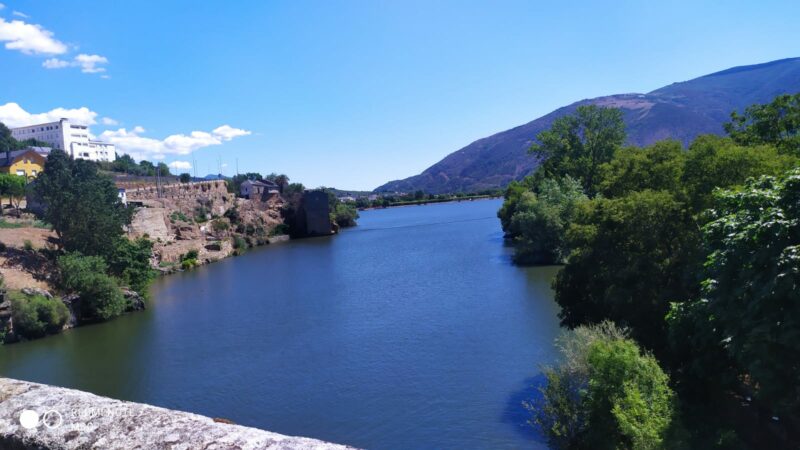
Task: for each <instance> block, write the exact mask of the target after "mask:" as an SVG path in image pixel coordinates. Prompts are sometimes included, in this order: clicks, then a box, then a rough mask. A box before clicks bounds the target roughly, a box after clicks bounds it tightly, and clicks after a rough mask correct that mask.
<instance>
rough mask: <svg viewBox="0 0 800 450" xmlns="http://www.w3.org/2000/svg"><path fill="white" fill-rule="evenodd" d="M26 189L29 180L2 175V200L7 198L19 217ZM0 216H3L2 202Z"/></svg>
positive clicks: (0, 186)
mask: <svg viewBox="0 0 800 450" xmlns="http://www.w3.org/2000/svg"><path fill="white" fill-rule="evenodd" d="M26 187H27V180H26V179H25V177H24V176H20V175H16V174H11V173H0V199H1V198H5V197H7V198H8V199H9V201H10V202H11V204H13V205H14V207H15V208H16V210H17V215H19V207H20V202H21V201H22V199H24V198H25V190H26ZM0 214H2V202H0Z"/></svg>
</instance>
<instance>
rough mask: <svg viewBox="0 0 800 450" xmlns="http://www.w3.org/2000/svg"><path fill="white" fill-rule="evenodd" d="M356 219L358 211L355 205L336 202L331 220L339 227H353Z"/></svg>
mask: <svg viewBox="0 0 800 450" xmlns="http://www.w3.org/2000/svg"><path fill="white" fill-rule="evenodd" d="M356 219H358V210H357V209H356V207H355V205H353V204H348V203H342V202H337V203H336V207H335V209H334V210H333V211H332V212H331V220H332V221H334V222H336V224H337V225H338V226H340V227H343V228H344V227H354V226H356Z"/></svg>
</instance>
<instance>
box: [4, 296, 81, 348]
mask: <svg viewBox="0 0 800 450" xmlns="http://www.w3.org/2000/svg"><path fill="white" fill-rule="evenodd" d="M11 305H12V306H11V307H12V310H13V316H12V317H13V320H14V329H15V331H16V332H17V333H18V334H19V335H20V336H23V337H25V338H29V339H31V338H37V337H42V336H44V335H45V334H48V333H57V332H59V331H61V328H62V327H63V326H64V324H65V323H67V320H68V319H69V310H68V309H67V307H66V305H64V303H63V302H61V300H59V299H49V298H46V297H44V296H42V295H32V296H26V295H24V294H19V293H15V294H12V295H11Z"/></svg>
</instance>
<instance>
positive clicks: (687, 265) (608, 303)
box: [554, 191, 700, 351]
mask: <svg viewBox="0 0 800 450" xmlns="http://www.w3.org/2000/svg"><path fill="white" fill-rule="evenodd" d="M699 239H700V236H699V230H698V229H697V226H696V225H695V223H694V219H693V217H692V215H691V213H690V211H688V210H687V208H686V207H685V206H684V205H683V204H682V203H680V202H678V201H677V200H675V198H674V197H673V196H672V195H671V194H670V193H668V192H663V191H641V192H634V193H632V194H629V195H627V196H625V197H621V198H615V199H605V198H596V199H594V200H592V201H590V202H585V203H582V204H581V207H580V209H579V211H578V213H577V215H576V218H575V221H574V223H573V225H572V226H571V227H570V228H569V231H568V232H567V239H566V246H567V247H568V248H570V249H572V252H571V254H570V256H569V258H568V259H567V264H566V266H564V267H563V268H562V269H561V271H560V272H559V273H558V275H557V276H556V280H555V282H554V288H555V292H556V301H557V302H558V304H559V305H560V306H561V312H560V313H559V317H560V318H561V323H562V325H565V326H568V327H576V326H579V325H584V324H591V323H599V322H601V321H603V320H606V319H608V320H611V321H613V322H615V323H616V324H617V325H619V326H622V327H627V328H630V330H631V332H632V334H633V337H635V338H636V339H637V340H638V341H639V342H641V343H642V344H643V345H644V346H645V347H647V348H648V349H651V350H654V351H658V350H661V349H663V348H664V347H665V345H666V324H665V322H664V316H665V315H666V314H667V312H668V311H669V308H670V306H669V305H670V302H671V301H676V300H681V299H686V298H690V297H691V296H692V295H693V294H694V292H695V289H696V287H695V285H694V283H693V280H694V278H693V277H694V275H693V274H694V272H695V271H696V269H699V267H697V266H698V264H699V262H700V261H699V259H700V257H699V255H698V254H697V252H698V250H697V249H698V246H699Z"/></svg>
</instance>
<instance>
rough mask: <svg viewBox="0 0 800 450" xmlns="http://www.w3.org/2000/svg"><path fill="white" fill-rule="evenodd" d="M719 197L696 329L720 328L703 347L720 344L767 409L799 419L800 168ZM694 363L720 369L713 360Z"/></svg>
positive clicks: (709, 230)
mask: <svg viewBox="0 0 800 450" xmlns="http://www.w3.org/2000/svg"><path fill="white" fill-rule="evenodd" d="M716 198H717V207H716V208H714V209H712V210H711V211H709V216H710V218H711V222H709V223H708V224H707V225H706V226H705V228H704V236H705V240H706V243H707V246H708V249H709V252H710V253H709V255H708V258H707V260H706V264H705V270H704V276H705V279H704V281H703V283H702V296H701V297H699V298H698V299H697V300H694V301H692V302H691V304H690V305H686V306H684V308H685V309H687V310H688V311H690V312H691V319H692V320H693V321H694V323H693V328H694V329H695V330H697V329H700V328H706V329H711V330H714V333H705V334H704V335H705V336H706V337H707V341H706V342H705V343H704V345H703V346H704V347H709V346H712V347H713V346H714V345H718V344H719V343H721V346H720V348H721V349H722V350H723V351H724V352H725V353H726V354H727V356H728V357H729V358H730V360H731V361H733V363H734V364H735V367H736V374H737V375H738V376H739V377H746V378H747V379H748V380H749V381H748V382H749V383H751V384H752V385H753V386H758V389H757V391H756V395H757V397H758V398H759V400H760V401H761V402H762V403H763V404H766V405H769V407H770V409H771V410H773V411H779V412H783V413H786V412H788V413H791V414H798V413H800V367H798V366H797V364H796V361H800V339H798V338H800V303H798V298H799V297H798V295H799V294H798V290H799V289H800V169H795V170H793V171H791V172H789V173H787V174H786V175H785V176H783V177H770V176H765V177H762V178H759V179H753V180H751V181H750V182H748V183H747V184H746V185H745V186H744V187H743V188H741V189H733V190H726V191H719V192H717V193H716ZM690 308H691V309H690ZM687 313H688V312H687ZM678 319H679V318H678V317H673V320H675V321H676V322H677V320H678ZM676 325H678V323H676ZM675 338H678V336H675ZM692 362H694V363H696V364H699V365H701V366H702V369H703V370H708V369H712V370H713V369H715V366H714V365H712V366H711V367H708V363H709V360H708V356H707V355H702V356H701V359H699V360H697V361H692ZM711 362H714V361H711ZM708 375H713V374H712V373H708Z"/></svg>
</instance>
